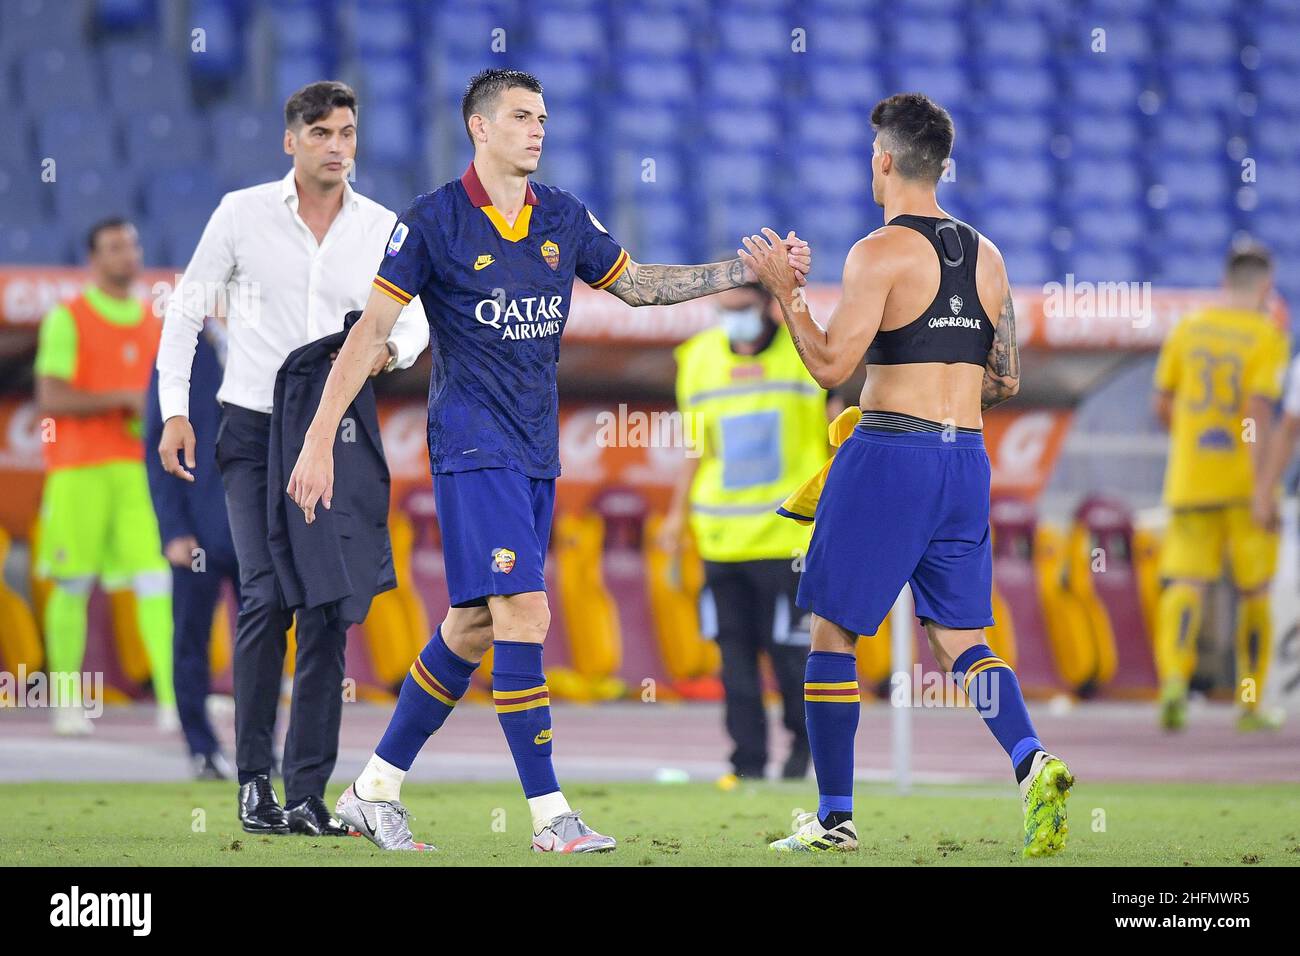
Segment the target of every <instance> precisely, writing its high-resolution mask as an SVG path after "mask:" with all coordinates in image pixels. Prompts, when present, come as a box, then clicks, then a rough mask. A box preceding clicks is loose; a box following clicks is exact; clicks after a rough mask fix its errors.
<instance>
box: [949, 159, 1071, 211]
mask: <svg viewBox="0 0 1300 956" xmlns="http://www.w3.org/2000/svg"><path fill="white" fill-rule="evenodd" d="M980 166H981V172H982V173H983V179H982V182H983V184H984V189H983V191H984V193H985V194H986V195H988V196H989V197H990V198H995V199H1000V198H1005V199H1010V200H1015V201H1020V202H1042V201H1045V200H1046V199H1047V198H1048V197H1050V196H1052V195H1053V194H1055V192H1056V175H1055V170H1054V164H1053V163H1051V162H1050V161H1049V160H1047V159H1045V158H1043V157H1032V156H1017V157H1010V156H998V155H993V156H986V157H983V158H982V159H981V160H980ZM957 175H958V178H959V180H960V177H961V169H960V167H959V168H958V173H957Z"/></svg>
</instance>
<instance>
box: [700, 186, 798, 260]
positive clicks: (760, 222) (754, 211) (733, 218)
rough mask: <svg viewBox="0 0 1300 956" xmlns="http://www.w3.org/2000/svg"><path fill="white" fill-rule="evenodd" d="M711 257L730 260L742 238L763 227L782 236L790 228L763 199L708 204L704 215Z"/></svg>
mask: <svg viewBox="0 0 1300 956" xmlns="http://www.w3.org/2000/svg"><path fill="white" fill-rule="evenodd" d="M705 221H706V223H707V236H708V252H707V255H708V256H709V257H710V258H713V257H715V256H717V257H720V258H731V257H732V256H734V255H735V254H736V250H737V249H739V248H740V240H741V237H742V236H748V235H753V234H755V233H758V231H759V230H760V229H762V228H763V227H765V226H770V227H771V228H773V229H775V230H777V232H778V233H779V234H781V235H785V233H786V232H787V231H788V230H789V229H790V228H792V226H791V225H788V224H786V223H785V222H783V221H782V220H781V217H780V214H779V212H778V209H777V204H776V203H775V202H773V201H772V200H771V199H769V198H767V197H765V196H756V197H754V198H751V199H747V200H744V201H740V202H736V201H731V202H710V203H709V204H708V208H707V211H706V215H705Z"/></svg>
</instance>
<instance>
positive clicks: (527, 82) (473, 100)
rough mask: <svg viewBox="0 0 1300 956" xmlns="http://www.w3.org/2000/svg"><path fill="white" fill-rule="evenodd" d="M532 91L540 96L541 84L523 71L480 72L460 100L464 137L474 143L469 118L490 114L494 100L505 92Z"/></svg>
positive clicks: (498, 70)
mask: <svg viewBox="0 0 1300 956" xmlns="http://www.w3.org/2000/svg"><path fill="white" fill-rule="evenodd" d="M517 86H518V87H522V88H523V89H525V90H532V91H533V92H534V93H536V94H538V95H539V96H540V95H541V92H542V84H541V81H540V80H538V79H537V77H535V76H533V74H531V73H525V72H524V71H523V70H500V69H497V70H481V71H479V72H478V73H475V74H474V76H473V77H471V78H470V81H469V85H468V86H466V87H465V95H464V96H462V97H461V98H460V117H461V120H463V121H464V123H465V135H466V136H468V137H469V141H470V142H471V143H472V142H474V134H473V133H471V132H470V131H469V118H470V117H471V116H473V115H474V114H475V113H480V114H488V113H491V112H492V110H493V108H494V107H495V105H496V99H497V97H498V96H500V95H501V94H502V93H504V92H505V91H506V90H512V89H514V88H515V87H517Z"/></svg>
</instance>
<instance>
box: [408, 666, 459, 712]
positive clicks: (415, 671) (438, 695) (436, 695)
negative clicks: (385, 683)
mask: <svg viewBox="0 0 1300 956" xmlns="http://www.w3.org/2000/svg"><path fill="white" fill-rule="evenodd" d="M411 677H413V678H414V679H415V682H416V683H417V684H419V685H420V687H421V688H423V689H424V692H425V693H426V694H428V695H429V696H430V697H432V698H433V699H434V700H439V701H442V702H443V703H444V704H446V705H447V706H448V707H455V706H456V701H455V699H454V698H451V697H448V696H447V695H446V694H444V693H443V692H442V691H440V690H438V689H437V688H436V687H434V686H433V685H432V684H430V683H429V682H428V681H427V680H425V679H424V675H423V674H421V673H420V669H419V668H418V667H416V666H415V665H414V664H412V665H411Z"/></svg>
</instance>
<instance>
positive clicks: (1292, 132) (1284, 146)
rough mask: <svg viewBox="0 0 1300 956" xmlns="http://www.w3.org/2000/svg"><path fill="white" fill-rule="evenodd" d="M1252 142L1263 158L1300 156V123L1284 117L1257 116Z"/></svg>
mask: <svg viewBox="0 0 1300 956" xmlns="http://www.w3.org/2000/svg"><path fill="white" fill-rule="evenodd" d="M1251 142H1252V143H1253V145H1254V146H1255V147H1256V149H1257V150H1258V152H1260V153H1261V154H1262V155H1263V156H1272V157H1276V158H1278V159H1286V158H1290V157H1292V156H1296V155H1300V123H1297V122H1295V121H1294V120H1291V119H1287V118H1286V117H1284V116H1257V117H1256V118H1255V128H1254V136H1252V137H1251ZM1254 151H1255V150H1252V152H1254Z"/></svg>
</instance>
